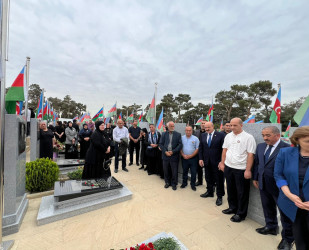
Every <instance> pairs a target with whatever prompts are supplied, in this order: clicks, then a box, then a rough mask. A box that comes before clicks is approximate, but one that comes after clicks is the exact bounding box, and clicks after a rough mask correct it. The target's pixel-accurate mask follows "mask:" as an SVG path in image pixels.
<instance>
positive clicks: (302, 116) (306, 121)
mask: <svg viewBox="0 0 309 250" xmlns="http://www.w3.org/2000/svg"><path fill="white" fill-rule="evenodd" d="M293 119H294V121H295V122H296V123H297V124H298V125H299V127H302V126H308V125H309V95H308V96H307V98H306V100H305V101H304V103H303V104H302V105H301V106H300V108H299V110H298V111H297V112H296V114H295V115H294V117H293Z"/></svg>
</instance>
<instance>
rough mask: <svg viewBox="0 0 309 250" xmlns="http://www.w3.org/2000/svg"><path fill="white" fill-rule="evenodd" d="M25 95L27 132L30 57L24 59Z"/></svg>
mask: <svg viewBox="0 0 309 250" xmlns="http://www.w3.org/2000/svg"><path fill="white" fill-rule="evenodd" d="M26 58H27V60H26V94H27V99H26V103H25V115H26V131H28V125H29V124H28V121H27V119H28V99H29V97H28V92H29V91H28V90H29V68H30V57H29V56H27V57H26Z"/></svg>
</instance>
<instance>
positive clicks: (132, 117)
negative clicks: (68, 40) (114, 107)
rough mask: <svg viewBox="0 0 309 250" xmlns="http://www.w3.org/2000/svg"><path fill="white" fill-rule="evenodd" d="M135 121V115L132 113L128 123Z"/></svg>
mask: <svg viewBox="0 0 309 250" xmlns="http://www.w3.org/2000/svg"><path fill="white" fill-rule="evenodd" d="M133 120H134V114H133V112H132V114H131V115H130V116H129V117H128V119H127V121H133Z"/></svg>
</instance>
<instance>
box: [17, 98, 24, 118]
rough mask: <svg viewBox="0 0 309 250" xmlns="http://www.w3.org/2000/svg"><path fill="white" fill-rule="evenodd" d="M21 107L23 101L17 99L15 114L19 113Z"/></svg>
mask: <svg viewBox="0 0 309 250" xmlns="http://www.w3.org/2000/svg"><path fill="white" fill-rule="evenodd" d="M22 109H23V102H22V101H20V102H19V101H17V102H16V115H21V111H22Z"/></svg>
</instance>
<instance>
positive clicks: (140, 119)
mask: <svg viewBox="0 0 309 250" xmlns="http://www.w3.org/2000/svg"><path fill="white" fill-rule="evenodd" d="M142 121H143V111H142V113H141V114H140V116H139V118H138V122H137V126H139V123H140V122H142Z"/></svg>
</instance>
